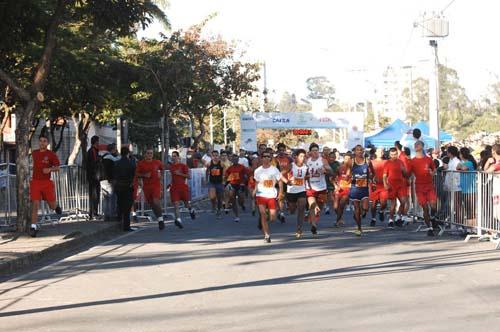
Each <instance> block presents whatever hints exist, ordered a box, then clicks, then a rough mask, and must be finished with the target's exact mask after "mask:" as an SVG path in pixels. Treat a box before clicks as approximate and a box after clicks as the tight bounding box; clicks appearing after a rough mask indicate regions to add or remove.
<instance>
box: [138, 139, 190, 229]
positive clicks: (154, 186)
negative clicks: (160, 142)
mask: <svg viewBox="0 0 500 332" xmlns="http://www.w3.org/2000/svg"><path fill="white" fill-rule="evenodd" d="M163 170H164V167H163V163H162V162H161V161H160V160H157V159H153V149H152V148H147V149H146V153H145V154H144V159H143V160H141V161H139V162H138V163H137V168H136V171H135V172H136V175H137V178H139V179H142V191H143V193H144V199H145V200H146V202H147V203H148V204H149V206H151V209H153V213H154V215H155V217H156V221H157V222H158V228H159V229H160V230H162V229H164V228H165V222H164V221H163V214H162V209H161V202H160V199H161V172H162V171H163ZM175 225H176V226H177V227H179V228H182V224H180V223H179V222H178V221H177V220H176V221H175Z"/></svg>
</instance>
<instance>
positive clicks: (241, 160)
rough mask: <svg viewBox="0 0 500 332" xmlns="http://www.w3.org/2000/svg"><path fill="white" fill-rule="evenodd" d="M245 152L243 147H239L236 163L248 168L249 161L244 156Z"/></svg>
mask: <svg viewBox="0 0 500 332" xmlns="http://www.w3.org/2000/svg"><path fill="white" fill-rule="evenodd" d="M245 153H246V151H245V149H240V157H239V158H238V164H240V165H243V166H245V167H246V168H248V167H249V165H250V163H249V160H248V158H247V157H246V156H245Z"/></svg>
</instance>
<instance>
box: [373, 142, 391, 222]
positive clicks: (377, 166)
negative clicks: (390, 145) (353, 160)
mask: <svg viewBox="0 0 500 332" xmlns="http://www.w3.org/2000/svg"><path fill="white" fill-rule="evenodd" d="M383 157H384V149H383V148H379V149H377V150H376V151H375V154H374V159H372V160H371V161H370V163H371V164H372V168H373V172H374V173H375V177H374V178H373V185H371V186H370V201H371V202H372V220H371V222H370V226H375V224H376V223H377V219H376V218H375V214H376V213H377V202H379V203H380V210H379V212H378V217H379V220H380V221H381V222H383V221H384V211H385V208H386V207H387V200H388V199H389V193H388V192H387V190H385V188H384V167H385V164H386V162H387V160H384V159H383Z"/></svg>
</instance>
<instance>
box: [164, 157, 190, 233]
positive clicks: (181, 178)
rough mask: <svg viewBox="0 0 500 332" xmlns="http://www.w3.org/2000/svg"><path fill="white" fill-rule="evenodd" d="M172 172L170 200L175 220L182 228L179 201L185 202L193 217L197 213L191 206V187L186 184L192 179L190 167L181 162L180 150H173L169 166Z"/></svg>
mask: <svg viewBox="0 0 500 332" xmlns="http://www.w3.org/2000/svg"><path fill="white" fill-rule="evenodd" d="M169 169H170V174H171V175H172V182H171V184H170V201H171V202H172V204H173V205H174V208H175V210H174V214H175V221H176V222H177V223H178V224H179V225H180V228H182V227H183V226H182V220H181V214H180V209H179V202H181V201H182V202H184V206H185V207H186V208H188V209H189V214H190V216H191V219H193V220H194V219H195V218H196V213H195V210H194V209H193V207H192V206H191V197H190V195H189V188H188V185H187V184H186V180H187V179H191V174H190V173H189V168H188V167H187V165H186V164H183V163H181V162H180V156H179V152H178V151H173V152H172V164H171V165H170V167H169ZM176 225H177V224H176Z"/></svg>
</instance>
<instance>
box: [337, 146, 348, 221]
mask: <svg viewBox="0 0 500 332" xmlns="http://www.w3.org/2000/svg"><path fill="white" fill-rule="evenodd" d="M351 162H352V152H351V151H347V153H346V154H345V155H344V160H343V162H342V164H341V165H340V166H339V170H338V174H337V177H336V178H335V203H334V206H333V207H334V209H335V213H336V214H337V222H336V223H335V226H336V227H340V226H342V225H344V219H342V217H343V216H344V210H345V207H346V205H347V203H348V202H349V192H350V191H351V182H352V177H351V173H350V167H351Z"/></svg>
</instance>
